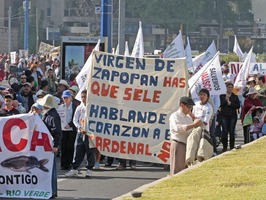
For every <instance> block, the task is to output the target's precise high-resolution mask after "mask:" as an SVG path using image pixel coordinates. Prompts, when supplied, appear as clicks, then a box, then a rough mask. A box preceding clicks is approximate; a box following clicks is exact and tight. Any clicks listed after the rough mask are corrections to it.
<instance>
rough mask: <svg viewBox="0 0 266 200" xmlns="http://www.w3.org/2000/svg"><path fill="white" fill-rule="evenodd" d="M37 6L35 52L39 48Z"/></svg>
mask: <svg viewBox="0 0 266 200" xmlns="http://www.w3.org/2000/svg"><path fill="white" fill-rule="evenodd" d="M38 16H39V15H38V8H37V7H36V53H37V52H38V49H39V17H38Z"/></svg>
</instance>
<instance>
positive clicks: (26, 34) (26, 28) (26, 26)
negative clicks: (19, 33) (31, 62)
mask: <svg viewBox="0 0 266 200" xmlns="http://www.w3.org/2000/svg"><path fill="white" fill-rule="evenodd" d="M24 15H25V16H24V18H25V19H24V50H28V43H29V0H25V12H24Z"/></svg>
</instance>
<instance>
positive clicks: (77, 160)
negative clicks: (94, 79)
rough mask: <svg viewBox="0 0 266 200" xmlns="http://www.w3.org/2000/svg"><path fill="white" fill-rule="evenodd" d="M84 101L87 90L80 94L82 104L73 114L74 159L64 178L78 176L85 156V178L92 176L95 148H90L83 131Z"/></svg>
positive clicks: (87, 138)
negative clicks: (74, 132) (75, 129)
mask: <svg viewBox="0 0 266 200" xmlns="http://www.w3.org/2000/svg"><path fill="white" fill-rule="evenodd" d="M86 99H87V90H83V91H82V92H81V100H82V103H81V104H80V105H79V106H78V107H77V109H76V112H75V114H74V118H73V122H74V124H75V126H76V128H77V131H78V133H77V136H76V141H75V147H74V148H75V151H74V158H73V163H72V169H71V170H70V171H69V172H67V173H66V174H65V176H66V177H75V176H78V173H79V172H78V168H79V166H80V164H81V163H82V161H83V159H84V156H85V154H86V155H87V166H86V168H87V173H86V177H91V176H92V169H93V167H94V164H95V148H92V147H91V146H90V145H91V143H90V140H91V138H90V136H88V135H86V133H87V132H86V130H85V121H84V119H85V112H86Z"/></svg>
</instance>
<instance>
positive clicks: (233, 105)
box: [219, 82, 240, 152]
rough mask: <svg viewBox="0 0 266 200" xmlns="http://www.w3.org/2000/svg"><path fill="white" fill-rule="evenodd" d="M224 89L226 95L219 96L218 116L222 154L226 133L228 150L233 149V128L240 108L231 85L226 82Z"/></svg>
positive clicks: (225, 146)
mask: <svg viewBox="0 0 266 200" xmlns="http://www.w3.org/2000/svg"><path fill="white" fill-rule="evenodd" d="M226 88H227V91H226V94H222V95H220V100H221V106H220V108H221V110H220V113H219V114H220V116H221V122H222V137H221V142H222V144H223V150H222V152H226V151H227V145H228V133H229V135H230V150H231V149H233V148H234V147H235V126H236V122H237V109H239V108H240V101H239V99H238V96H237V95H235V94H234V93H233V88H234V85H233V83H232V82H227V83H226Z"/></svg>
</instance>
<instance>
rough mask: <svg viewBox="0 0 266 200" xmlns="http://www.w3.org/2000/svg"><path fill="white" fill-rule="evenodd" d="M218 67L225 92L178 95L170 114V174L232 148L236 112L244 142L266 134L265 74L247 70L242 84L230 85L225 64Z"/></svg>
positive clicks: (229, 76) (233, 144)
mask: <svg viewBox="0 0 266 200" xmlns="http://www.w3.org/2000/svg"><path fill="white" fill-rule="evenodd" d="M221 67H222V72H223V78H224V81H225V85H226V93H225V94H220V95H210V94H209V91H208V90H207V89H205V88H202V89H201V90H200V91H199V98H193V99H192V98H191V97H181V98H180V101H179V109H178V110H177V111H176V112H174V113H173V114H172V115H171V116H170V119H169V120H170V132H171V148H170V174H171V175H174V174H176V173H178V172H180V171H182V170H183V169H185V168H187V167H189V166H190V165H194V164H195V163H198V162H201V161H203V160H206V159H208V158H210V157H211V156H210V153H213V155H214V156H215V155H217V153H223V152H226V151H227V150H228V146H229V149H230V150H232V149H234V148H235V138H236V128H235V127H236V123H237V120H238V118H239V117H238V116H239V115H240V120H241V123H242V125H243V136H244V144H246V143H248V142H250V141H252V140H256V139H258V138H260V137H262V136H264V135H266V124H265V122H266V118H265V108H266V84H265V77H264V76H263V75H260V74H257V75H253V74H252V75H251V74H250V75H249V76H248V79H247V86H246V87H245V88H242V89H239V88H234V84H233V83H232V81H231V78H232V77H231V75H230V71H229V67H228V65H226V64H223V65H222V66H221ZM242 90H243V91H242ZM206 133H207V134H206ZM206 135H207V136H206ZM208 136H209V137H208ZM228 136H229V137H228ZM228 138H229V141H228ZM217 142H218V144H219V142H221V143H222V151H221V152H217ZM208 144H212V145H208ZM210 146H211V147H212V148H213V149H210Z"/></svg>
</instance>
